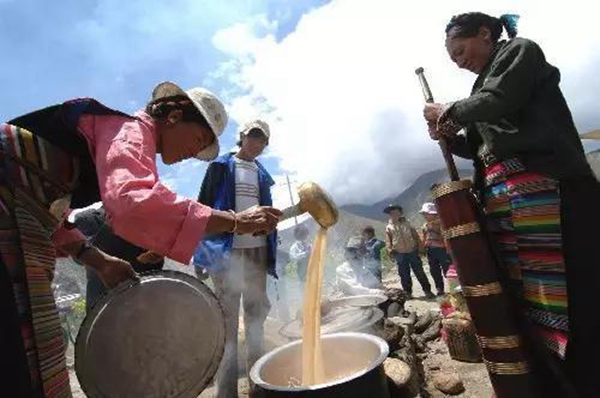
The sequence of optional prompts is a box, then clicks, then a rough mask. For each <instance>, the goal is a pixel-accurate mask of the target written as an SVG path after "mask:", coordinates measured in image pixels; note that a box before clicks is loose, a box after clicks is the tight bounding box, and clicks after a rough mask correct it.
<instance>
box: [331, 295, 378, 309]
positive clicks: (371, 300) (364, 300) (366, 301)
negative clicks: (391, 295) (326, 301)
mask: <svg viewBox="0 0 600 398" xmlns="http://www.w3.org/2000/svg"><path fill="white" fill-rule="evenodd" d="M386 301H387V297H386V296H384V295H379V294H363V295H359V296H347V297H340V298H336V299H333V300H331V301H330V303H331V305H332V306H335V307H375V306H378V305H379V304H381V303H384V302H386Z"/></svg>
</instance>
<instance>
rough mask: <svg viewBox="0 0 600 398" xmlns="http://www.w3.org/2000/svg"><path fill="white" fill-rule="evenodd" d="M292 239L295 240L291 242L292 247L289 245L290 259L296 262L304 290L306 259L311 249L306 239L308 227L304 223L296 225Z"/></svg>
mask: <svg viewBox="0 0 600 398" xmlns="http://www.w3.org/2000/svg"><path fill="white" fill-rule="evenodd" d="M294 239H295V242H294V243H293V244H292V247H290V260H291V261H293V262H294V263H296V270H297V273H298V280H299V281H300V288H301V290H302V291H304V284H305V283H306V271H307V269H308V260H309V258H310V252H311V251H312V245H311V244H310V242H309V241H308V228H306V227H305V226H304V225H298V226H296V228H295V229H294Z"/></svg>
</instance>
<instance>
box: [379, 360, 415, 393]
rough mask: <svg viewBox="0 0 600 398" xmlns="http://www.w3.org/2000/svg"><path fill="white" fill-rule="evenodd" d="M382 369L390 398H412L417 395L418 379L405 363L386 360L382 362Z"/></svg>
mask: <svg viewBox="0 0 600 398" xmlns="http://www.w3.org/2000/svg"><path fill="white" fill-rule="evenodd" d="M383 369H384V371H385V374H386V376H387V377H388V382H389V385H390V393H391V396H392V397H398V398H413V397H415V396H417V394H418V393H419V382H418V378H417V377H415V374H414V372H413V369H412V368H411V367H410V366H409V365H408V364H406V363H405V362H403V361H401V360H399V359H395V358H388V359H386V360H385V362H383Z"/></svg>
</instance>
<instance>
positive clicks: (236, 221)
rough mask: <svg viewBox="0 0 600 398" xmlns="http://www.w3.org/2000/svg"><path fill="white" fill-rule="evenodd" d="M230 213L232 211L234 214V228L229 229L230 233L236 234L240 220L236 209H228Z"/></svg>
mask: <svg viewBox="0 0 600 398" xmlns="http://www.w3.org/2000/svg"><path fill="white" fill-rule="evenodd" d="M227 211H228V212H229V213H231V215H232V216H233V229H232V230H231V231H229V233H232V234H234V233H235V232H236V231H237V228H238V220H237V215H236V213H235V211H233V210H227Z"/></svg>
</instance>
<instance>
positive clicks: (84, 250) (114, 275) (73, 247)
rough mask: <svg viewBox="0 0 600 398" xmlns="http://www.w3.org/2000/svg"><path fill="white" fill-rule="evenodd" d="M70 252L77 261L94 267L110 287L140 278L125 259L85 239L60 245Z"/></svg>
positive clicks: (103, 281)
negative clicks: (89, 243) (88, 242)
mask: <svg viewBox="0 0 600 398" xmlns="http://www.w3.org/2000/svg"><path fill="white" fill-rule="evenodd" d="M60 249H61V250H63V251H66V252H67V253H69V254H70V255H71V256H72V257H73V258H74V259H75V260H76V261H78V262H81V263H83V264H84V265H85V266H86V267H88V268H91V269H93V270H94V271H95V272H96V273H97V274H98V276H99V277H100V280H102V283H104V285H105V286H106V287H108V288H109V289H112V288H113V287H115V286H117V285H118V284H119V283H121V282H123V281H124V280H127V279H134V280H135V279H138V276H137V274H136V273H135V271H134V270H133V268H132V267H131V264H129V263H128V262H127V261H125V260H121V259H120V258H116V257H113V256H110V255H108V254H106V253H104V252H103V251H102V250H100V249H98V248H96V247H94V246H91V245H87V244H86V243H85V242H84V241H79V242H70V243H68V244H66V245H63V246H61V247H60Z"/></svg>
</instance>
